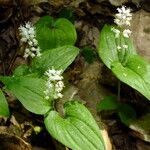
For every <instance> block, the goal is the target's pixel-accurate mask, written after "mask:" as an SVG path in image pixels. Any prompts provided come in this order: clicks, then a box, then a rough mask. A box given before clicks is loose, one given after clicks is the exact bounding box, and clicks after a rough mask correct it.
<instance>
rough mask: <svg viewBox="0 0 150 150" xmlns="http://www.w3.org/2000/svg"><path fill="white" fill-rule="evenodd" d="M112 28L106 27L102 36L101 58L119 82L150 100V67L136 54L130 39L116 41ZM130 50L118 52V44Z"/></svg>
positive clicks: (121, 38)
mask: <svg viewBox="0 0 150 150" xmlns="http://www.w3.org/2000/svg"><path fill="white" fill-rule="evenodd" d="M111 28H112V26H108V25H106V26H104V28H103V29H102V32H101V36H100V45H99V56H100V57H101V59H102V60H103V62H104V64H105V65H106V66H107V67H108V68H110V69H111V70H112V72H113V73H114V74H115V75H116V76H117V77H118V79H119V80H121V81H123V82H124V83H126V84H128V85H129V86H131V87H132V88H134V89H136V90H137V91H139V92H140V93H141V94H143V95H144V96H145V97H146V98H147V99H149V100H150V78H149V77H150V65H149V64H148V63H147V62H146V61H145V60H144V59H143V58H141V57H140V56H139V55H137V54H136V52H135V49H134V46H133V44H132V42H131V40H130V39H129V38H123V37H122V36H121V37H120V38H118V39H115V35H114V33H113V31H111ZM118 42H120V44H121V46H123V45H124V44H125V45H128V49H126V50H125V49H121V50H120V51H118V50H117V45H118V44H117V43H118Z"/></svg>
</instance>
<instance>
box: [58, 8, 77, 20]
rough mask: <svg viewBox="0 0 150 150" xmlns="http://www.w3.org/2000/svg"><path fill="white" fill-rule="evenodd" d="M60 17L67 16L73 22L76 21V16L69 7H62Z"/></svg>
mask: <svg viewBox="0 0 150 150" xmlns="http://www.w3.org/2000/svg"><path fill="white" fill-rule="evenodd" d="M59 17H60V18H66V19H68V20H69V21H71V22H72V23H74V21H75V16H74V13H73V10H71V9H68V8H64V9H62V10H61V11H60V13H59Z"/></svg>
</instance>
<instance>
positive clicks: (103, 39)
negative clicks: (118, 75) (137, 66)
mask: <svg viewBox="0 0 150 150" xmlns="http://www.w3.org/2000/svg"><path fill="white" fill-rule="evenodd" d="M113 27H114V26H110V25H105V26H104V27H103V29H102V31H101V33H100V38H99V46H98V52H99V56H100V58H101V59H102V61H103V62H104V64H105V65H106V66H107V67H108V68H111V64H112V62H114V61H118V62H120V63H122V64H123V65H124V64H125V63H126V62H127V60H128V58H129V57H130V56H131V55H135V54H136V50H135V48H134V45H133V43H132V41H131V39H129V38H125V37H123V35H122V34H120V37H119V38H115V33H114V32H113V31H112V28H113ZM115 28H116V27H115ZM123 45H127V47H128V48H127V49H125V48H123ZM118 46H120V47H122V49H120V50H118V49H117V47H118Z"/></svg>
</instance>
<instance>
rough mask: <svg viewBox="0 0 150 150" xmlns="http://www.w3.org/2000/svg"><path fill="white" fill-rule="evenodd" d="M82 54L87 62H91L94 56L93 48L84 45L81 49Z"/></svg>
mask: <svg viewBox="0 0 150 150" xmlns="http://www.w3.org/2000/svg"><path fill="white" fill-rule="evenodd" d="M82 55H83V57H84V58H85V60H86V61H87V62H88V63H89V64H91V63H92V62H93V61H94V58H95V57H96V56H95V54H94V50H93V49H92V48H90V47H84V48H83V49H82Z"/></svg>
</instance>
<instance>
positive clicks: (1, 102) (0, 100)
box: [0, 89, 9, 117]
mask: <svg viewBox="0 0 150 150" xmlns="http://www.w3.org/2000/svg"><path fill="white" fill-rule="evenodd" d="M1 116H2V117H9V108H8V103H7V100H6V98H5V96H4V94H3V92H2V90H1V89H0V117H1Z"/></svg>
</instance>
